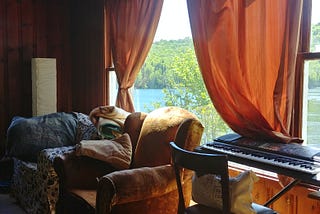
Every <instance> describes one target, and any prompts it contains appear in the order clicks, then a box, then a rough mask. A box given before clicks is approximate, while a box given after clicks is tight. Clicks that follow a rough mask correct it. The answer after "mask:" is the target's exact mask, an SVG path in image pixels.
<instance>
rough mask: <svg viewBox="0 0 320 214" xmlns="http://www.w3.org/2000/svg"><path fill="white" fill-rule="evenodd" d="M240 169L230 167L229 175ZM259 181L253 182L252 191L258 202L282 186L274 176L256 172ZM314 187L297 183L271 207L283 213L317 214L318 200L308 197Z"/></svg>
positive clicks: (270, 195)
mask: <svg viewBox="0 0 320 214" xmlns="http://www.w3.org/2000/svg"><path fill="white" fill-rule="evenodd" d="M240 171H241V170H237V169H234V168H231V169H230V175H231V176H236V175H238V174H239V173H240ZM257 175H258V177H259V181H258V182H256V183H255V184H254V188H253V191H252V197H253V201H254V202H256V203H258V204H264V203H266V202H267V201H268V200H269V199H270V198H271V197H272V196H274V195H275V194H276V193H278V192H279V191H280V190H281V189H282V187H281V185H280V183H279V181H278V180H277V179H276V178H271V177H266V176H262V175H259V174H257ZM313 191H315V189H311V188H307V187H306V186H302V185H297V186H294V187H293V188H292V189H291V190H289V191H288V192H287V193H285V194H284V195H283V196H281V197H280V198H279V199H278V200H276V201H275V202H274V203H273V204H272V205H271V208H272V209H274V210H275V211H277V212H278V213H281V214H282V213H283V214H319V213H320V200H316V199H311V198H309V197H308V194H309V193H310V192H313Z"/></svg>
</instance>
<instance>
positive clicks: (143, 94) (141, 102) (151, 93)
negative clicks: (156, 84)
mask: <svg viewBox="0 0 320 214" xmlns="http://www.w3.org/2000/svg"><path fill="white" fill-rule="evenodd" d="M133 97H134V108H135V110H136V111H141V112H148V109H153V107H152V105H150V104H151V103H154V102H161V104H162V106H164V101H163V98H164V94H163V92H162V89H134V90H133Z"/></svg>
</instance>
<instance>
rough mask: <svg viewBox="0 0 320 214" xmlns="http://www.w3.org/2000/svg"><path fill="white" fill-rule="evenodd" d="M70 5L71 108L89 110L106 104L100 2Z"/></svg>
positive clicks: (81, 0)
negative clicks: (71, 36)
mask: <svg viewBox="0 0 320 214" xmlns="http://www.w3.org/2000/svg"><path fill="white" fill-rule="evenodd" d="M72 5H73V7H72V8H71V24H70V26H71V34H72V35H74V36H73V38H72V41H71V48H72V54H71V55H72V61H73V92H74V93H73V105H72V107H73V109H74V110H75V111H79V112H83V113H89V112H90V110H92V109H93V108H94V107H96V106H99V105H104V104H105V103H106V101H105V97H106V96H105V94H104V93H105V90H104V87H105V86H104V80H105V73H106V72H105V68H104V1H103V0H99V1H87V0H73V3H72ZM79 5H81V7H80V6H79Z"/></svg>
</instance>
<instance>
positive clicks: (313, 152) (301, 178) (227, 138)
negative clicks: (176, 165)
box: [196, 133, 320, 206]
mask: <svg viewBox="0 0 320 214" xmlns="http://www.w3.org/2000/svg"><path fill="white" fill-rule="evenodd" d="M196 151H198V152H206V153H221V154H226V155H228V159H229V161H232V162H235V163H240V164H244V165H247V166H251V167H254V168H259V169H263V170H267V171H270V172H274V173H278V174H282V175H286V176H289V177H292V178H294V181H293V182H292V183H290V184H288V185H287V186H286V187H284V188H283V189H282V190H281V191H280V192H279V193H278V194H276V195H275V196H274V197H273V198H271V199H270V200H269V201H268V202H266V203H265V205H266V206H268V205H270V204H271V203H273V202H274V201H275V200H277V199H278V198H279V197H281V196H282V195H283V194H284V193H285V192H287V191H288V190H290V189H291V188H292V187H293V186H294V185H296V184H298V183H301V182H302V183H306V184H310V185H314V186H317V187H319V186H320V149H319V148H314V147H310V146H304V145H300V144H296V143H290V144H283V143H275V142H270V141H262V140H261V141H260V140H253V139H249V138H245V137H242V136H241V135H239V134H237V133H232V134H227V135H223V136H221V137H218V138H216V139H214V141H213V142H208V143H205V144H203V145H201V146H200V147H198V148H196Z"/></svg>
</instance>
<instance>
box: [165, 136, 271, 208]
mask: <svg viewBox="0 0 320 214" xmlns="http://www.w3.org/2000/svg"><path fill="white" fill-rule="evenodd" d="M170 147H171V151H172V163H173V166H174V170H175V174H176V181H177V187H178V192H179V204H178V214H182V213H190V214H193V213H195V214H197V213H202V214H205V213H211V214H220V213H223V214H230V213H231V204H230V193H229V192H230V190H229V171H228V157H227V155H223V154H207V153H198V152H192V151H187V150H184V149H182V148H180V147H178V146H177V145H176V144H175V143H174V142H171V143H170ZM182 168H185V169H189V170H192V171H196V172H197V173H199V174H201V175H204V174H215V175H218V176H221V187H222V210H221V209H217V208H212V207H207V206H205V205H201V204H194V205H192V206H189V207H186V206H185V205H186V203H185V200H184V195H183V191H182V186H181V177H180V170H181V169H182ZM252 207H253V209H254V210H255V211H256V213H257V214H276V213H277V212H275V211H274V210H272V209H270V208H268V207H265V206H262V205H259V204H256V203H252Z"/></svg>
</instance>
